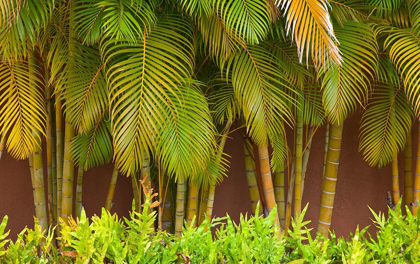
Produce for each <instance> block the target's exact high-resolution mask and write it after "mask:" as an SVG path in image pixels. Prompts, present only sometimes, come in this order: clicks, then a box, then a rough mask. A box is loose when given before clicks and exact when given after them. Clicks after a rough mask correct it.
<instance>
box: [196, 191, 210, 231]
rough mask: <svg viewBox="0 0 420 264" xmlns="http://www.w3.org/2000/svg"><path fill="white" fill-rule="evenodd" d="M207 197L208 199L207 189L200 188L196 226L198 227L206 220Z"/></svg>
mask: <svg viewBox="0 0 420 264" xmlns="http://www.w3.org/2000/svg"><path fill="white" fill-rule="evenodd" d="M208 197H209V187H206V186H203V187H202V188H201V195H200V202H199V203H200V209H199V211H198V222H197V226H199V225H200V224H201V223H202V222H203V221H204V219H205V218H206V211H207V202H208Z"/></svg>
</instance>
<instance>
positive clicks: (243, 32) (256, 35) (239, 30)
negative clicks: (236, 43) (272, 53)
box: [213, 0, 271, 44]
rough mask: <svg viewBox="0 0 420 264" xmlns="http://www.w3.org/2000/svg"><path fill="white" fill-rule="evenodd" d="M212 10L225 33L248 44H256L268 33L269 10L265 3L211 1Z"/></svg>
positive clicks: (238, 0)
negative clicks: (212, 4) (222, 25)
mask: <svg viewBox="0 0 420 264" xmlns="http://www.w3.org/2000/svg"><path fill="white" fill-rule="evenodd" d="M213 2H214V10H215V12H216V13H217V15H218V16H219V17H220V18H221V20H222V21H223V24H224V26H225V29H226V31H227V32H228V33H229V34H230V35H232V36H235V37H236V38H237V39H240V40H242V41H243V42H245V43H248V44H258V43H260V42H261V40H263V39H265V37H266V36H267V34H268V32H269V26H270V20H271V17H270V12H269V11H270V10H269V9H268V8H269V6H268V5H267V2H266V1H253V0H230V1H228V0H213Z"/></svg>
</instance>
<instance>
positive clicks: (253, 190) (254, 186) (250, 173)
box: [243, 135, 263, 215]
mask: <svg viewBox="0 0 420 264" xmlns="http://www.w3.org/2000/svg"><path fill="white" fill-rule="evenodd" d="M243 139H244V155H245V169H246V180H247V182H248V189H249V198H250V200H251V208H252V213H253V214H256V212H255V210H256V209H257V204H258V202H260V200H261V198H260V191H259V190H258V182H257V169H256V168H255V159H254V156H253V151H252V143H251V141H250V140H249V139H248V137H246V136H245V135H243ZM262 213H263V206H262V204H260V206H259V212H258V214H259V215H261V214H262Z"/></svg>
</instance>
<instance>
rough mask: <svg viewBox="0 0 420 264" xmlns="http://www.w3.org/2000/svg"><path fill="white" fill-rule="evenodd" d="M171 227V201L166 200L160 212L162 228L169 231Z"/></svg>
mask: <svg viewBox="0 0 420 264" xmlns="http://www.w3.org/2000/svg"><path fill="white" fill-rule="evenodd" d="M171 228H172V206H171V201H170V200H166V201H165V205H164V207H163V213H162V230H165V231H166V232H171Z"/></svg>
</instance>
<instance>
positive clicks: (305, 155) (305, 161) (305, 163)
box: [301, 126, 314, 195]
mask: <svg viewBox="0 0 420 264" xmlns="http://www.w3.org/2000/svg"><path fill="white" fill-rule="evenodd" d="M313 133H314V128H313V127H312V126H311V127H310V128H309V132H308V139H307V140H306V142H307V143H306V149H305V151H304V152H303V168H302V191H301V192H302V195H303V191H304V189H305V176H306V170H307V169H308V162H309V154H310V153H311V147H312V138H313Z"/></svg>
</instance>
